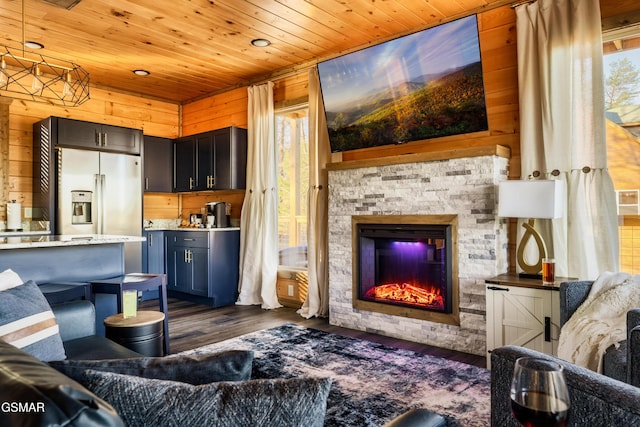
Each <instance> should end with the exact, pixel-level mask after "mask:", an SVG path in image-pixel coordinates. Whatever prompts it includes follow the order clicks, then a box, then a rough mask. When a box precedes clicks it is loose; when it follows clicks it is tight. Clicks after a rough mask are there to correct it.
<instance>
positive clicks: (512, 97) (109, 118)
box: [0, 0, 638, 220]
mask: <svg viewBox="0 0 640 427" xmlns="http://www.w3.org/2000/svg"><path fill="white" fill-rule="evenodd" d="M637 10H638V6H637V0H619V1H615V2H612V1H610V0H601V11H602V16H603V18H611V17H616V16H624V14H625V13H629V12H631V11H637ZM478 22H479V31H480V46H481V51H482V62H483V72H484V79H485V92H486V97H487V109H488V114H489V116H488V117H489V130H488V131H487V132H480V133H476V134H469V135H461V136H452V137H447V138H439V139H434V140H427V141H422V142H413V143H410V144H405V145H401V146H387V147H379V148H373V149H367V150H356V151H352V152H348V153H342V154H341V155H339V156H337V159H338V160H340V158H341V159H344V160H356V159H364V158H372V157H384V156H391V155H398V154H404V153H409V152H425V151H440V150H443V149H455V148H458V147H469V146H485V145H495V144H499V145H506V146H508V147H510V149H511V161H510V177H512V178H517V177H519V175H520V146H519V115H518V94H517V66H516V59H517V58H516V27H515V13H514V11H513V10H512V9H511V8H510V7H508V6H505V7H502V8H498V9H495V10H491V11H487V12H484V13H481V14H479V15H478ZM274 83H275V91H274V98H275V100H276V102H277V103H280V104H281V105H286V104H287V103H288V102H294V101H295V100H299V99H304V98H305V97H307V96H308V87H307V73H306V72H301V73H300V74H297V75H294V76H290V77H287V78H283V79H278V80H275V82H274ZM9 114H10V117H9V154H8V158H9V170H8V173H7V171H3V174H4V176H6V180H5V181H6V182H5V183H4V184H3V187H4V196H3V197H2V199H1V200H0V220H4V219H5V212H6V210H5V204H6V202H7V200H11V199H16V200H17V201H19V202H21V203H22V204H23V206H24V207H30V206H31V204H32V201H31V191H32V190H31V189H32V185H33V183H32V176H31V161H32V148H33V147H32V142H31V140H32V130H31V126H32V124H33V123H34V122H36V121H38V120H40V119H42V118H45V117H48V116H51V115H56V116H61V117H69V118H74V119H79V120H88V121H93V122H100V123H106V124H112V125H118V126H127V127H134V128H142V129H144V132H145V134H147V135H153V136H160V137H167V138H176V137H178V136H181V135H191V134H195V133H199V132H204V131H207V130H211V129H217V128H221V127H226V126H239V127H246V126H247V88H246V87H243V88H236V89H232V90H230V91H228V92H225V93H221V94H218V95H215V96H211V97H207V98H204V99H201V100H198V101H195V102H192V103H189V104H186V105H184V106H182V108H180V107H179V106H178V105H175V104H171V103H165V102H160V101H154V100H149V99H145V98H141V97H138V96H134V95H127V94H120V93H116V92H111V91H108V90H102V89H97V88H92V90H91V100H89V101H88V102H87V103H85V104H83V105H82V106H80V107H78V108H62V107H51V106H48V105H45V104H37V103H31V102H24V101H14V102H12V103H11V104H10V107H9ZM224 196H225V197H228V198H229V199H232V200H230V201H232V203H233V205H234V206H238V205H241V200H242V198H243V194H242V192H239V194H225V195H224ZM216 197H219V195H209V194H206V193H205V194H204V195H203V194H193V195H184V196H182V198H183V199H182V200H180V196H178V195H176V194H171V193H166V194H165V193H159V194H147V195H145V218H176V217H177V216H178V215H179V209H180V206H183V207H184V209H185V214H186V215H187V217H188V214H189V212H188V210H190V209H195V208H196V206H200V205H204V203H202V201H203V200H205V199H206V200H205V201H214V200H215V198H216ZM191 199H193V200H191ZM235 209H236V208H235V207H234V211H233V215H234V216H236V215H237V216H238V217H239V212H238V211H236V210H235Z"/></svg>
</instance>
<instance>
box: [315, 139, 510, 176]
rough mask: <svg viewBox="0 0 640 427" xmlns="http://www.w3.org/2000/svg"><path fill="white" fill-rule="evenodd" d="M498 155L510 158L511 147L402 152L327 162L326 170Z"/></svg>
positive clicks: (494, 146) (493, 146) (495, 146)
mask: <svg viewBox="0 0 640 427" xmlns="http://www.w3.org/2000/svg"><path fill="white" fill-rule="evenodd" d="M494 155H495V156H499V157H504V158H506V159H509V158H511V149H510V148H509V147H507V146H504V145H488V146H484V147H469V148H459V149H454V150H443V151H431V152H424V153H411V154H402V155H398V156H389V157H379V158H375V159H363V160H348V161H344V162H336V163H329V164H327V170H335V171H337V170H346V169H357V168H366V167H372V166H373V167H375V166H386V165H400V164H404V163H420V162H430V161H438V160H451V159H463V158H467V157H481V156H494Z"/></svg>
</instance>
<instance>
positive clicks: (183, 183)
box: [174, 127, 247, 191]
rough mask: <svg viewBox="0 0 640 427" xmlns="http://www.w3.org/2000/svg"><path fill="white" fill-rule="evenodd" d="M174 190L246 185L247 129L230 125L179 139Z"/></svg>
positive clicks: (212, 188)
mask: <svg viewBox="0 0 640 427" xmlns="http://www.w3.org/2000/svg"><path fill="white" fill-rule="evenodd" d="M174 156H175V157H174V159H175V160H174V168H175V172H174V173H175V177H174V191H201V190H237V189H244V188H245V179H246V178H245V175H246V164H247V130H246V129H240V128H237V127H228V128H224V129H219V130H215V131H211V132H205V133H201V134H197V135H192V136H189V137H185V138H179V139H178V140H176V143H175V147H174Z"/></svg>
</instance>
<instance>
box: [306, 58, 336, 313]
mask: <svg viewBox="0 0 640 427" xmlns="http://www.w3.org/2000/svg"><path fill="white" fill-rule="evenodd" d="M330 158H331V150H330V148H329V135H328V133H327V125H326V122H325V115H324V105H323V103H322V96H321V94H320V80H319V78H318V69H317V68H315V67H313V68H312V69H311V70H309V191H308V202H309V206H308V215H309V218H308V222H307V248H308V249H307V256H308V260H309V290H308V293H307V298H306V299H305V301H304V303H303V304H302V307H301V308H300V310H298V313H299V314H300V315H301V316H303V317H306V318H310V317H312V316H317V317H326V316H328V315H329V266H328V251H329V247H328V242H327V237H328V218H327V216H328V211H327V209H328V177H327V169H326V165H327V163H328V162H329V160H330Z"/></svg>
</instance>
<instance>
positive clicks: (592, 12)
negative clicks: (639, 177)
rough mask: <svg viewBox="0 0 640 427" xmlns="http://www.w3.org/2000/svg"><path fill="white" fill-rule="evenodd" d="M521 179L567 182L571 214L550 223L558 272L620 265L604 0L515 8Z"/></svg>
mask: <svg viewBox="0 0 640 427" xmlns="http://www.w3.org/2000/svg"><path fill="white" fill-rule="evenodd" d="M516 16H517V39H518V84H519V98H520V147H521V155H522V165H521V166H522V179H528V178H530V177H533V178H540V179H561V180H564V181H566V184H567V199H566V208H567V209H566V212H567V214H566V216H565V217H564V218H561V219H557V220H553V221H552V223H551V224H549V220H547V224H546V225H545V224H544V222H545V221H538V222H542V223H543V224H542V226H541V228H542V230H541V231H542V232H543V233H546V234H548V235H552V237H553V238H552V240H548V239H547V241H552V245H550V246H552V249H551V250H552V253H553V255H554V257H555V259H556V269H557V270H556V274H557V275H559V276H565V277H577V278H580V279H595V278H596V277H597V276H598V275H599V274H600V273H602V272H604V271H617V269H618V251H619V249H618V230H617V214H616V203H615V192H614V189H613V182H612V180H611V177H610V176H609V172H608V170H607V153H606V130H605V115H604V80H603V66H602V34H601V22H600V19H601V18H600V5H599V2H598V0H538V1H537V2H534V3H530V4H523V5H520V6H518V7H517V8H516Z"/></svg>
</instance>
